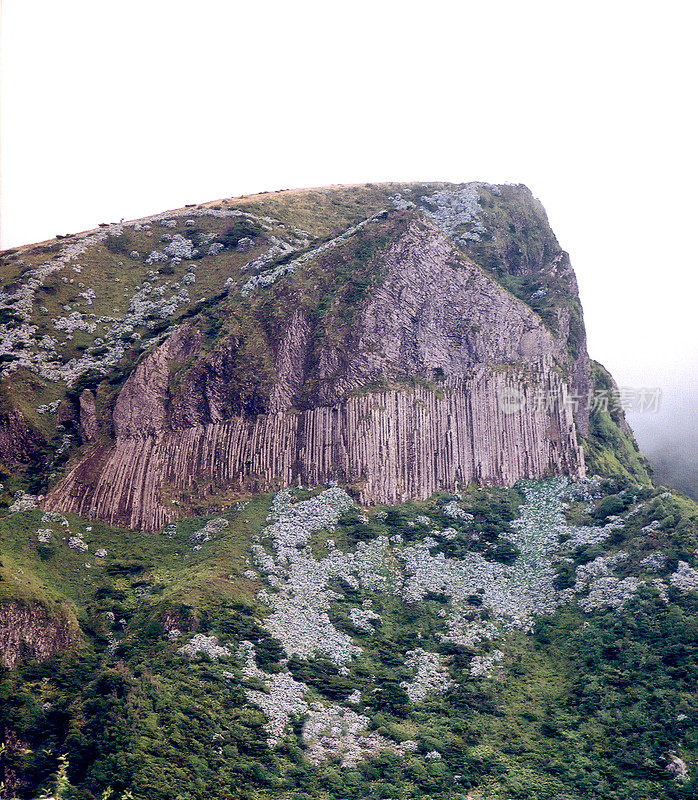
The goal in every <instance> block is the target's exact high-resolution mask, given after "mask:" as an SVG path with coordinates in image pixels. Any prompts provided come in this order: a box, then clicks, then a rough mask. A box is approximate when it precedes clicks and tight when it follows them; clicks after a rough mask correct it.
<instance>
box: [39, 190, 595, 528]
mask: <svg viewBox="0 0 698 800" xmlns="http://www.w3.org/2000/svg"><path fill="white" fill-rule="evenodd" d="M459 191H460V192H461V194H458V192H450V193H449V192H446V191H442V192H437V193H436V194H435V195H433V198H436V199H432V200H431V201H430V204H425V205H424V208H423V209H418V208H417V206H416V205H415V204H414V203H412V204H411V206H410V205H409V204H408V205H407V206H404V204H403V205H401V204H400V202H398V201H394V202H395V205H396V209H397V210H393V211H386V212H384V213H382V214H381V213H379V214H373V215H372V216H371V217H369V218H367V219H366V220H365V222H364V223H362V224H360V225H356V226H354V227H353V228H352V229H350V231H348V232H347V233H345V234H343V235H341V236H338V237H335V239H334V240H332V242H330V243H328V244H325V245H322V246H320V247H318V248H316V250H315V251H312V252H311V253H309V254H307V255H304V256H302V257H299V258H297V259H295V261H291V262H288V264H286V263H284V262H282V264H281V266H276V267H275V266H274V265H273V263H272V265H271V266H269V267H267V265H266V264H265V265H264V268H266V269H267V272H262V273H260V274H259V276H258V277H259V280H256V281H252V280H251V279H250V280H248V281H247V283H245V287H247V286H248V284H249V286H250V288H249V289H246V290H245V292H243V293H242V299H238V300H237V301H236V302H237V306H235V308H236V309H237V310H236V311H234V312H232V311H231V312H229V313H231V314H232V315H233V316H232V317H231V320H232V321H231V324H230V327H229V330H228V331H226V332H225V333H224V334H221V335H219V336H218V338H217V339H216V341H215V342H214V343H213V345H211V342H210V339H207V333H206V329H205V326H202V324H201V322H200V321H197V320H193V321H191V322H187V323H185V324H183V325H180V326H179V327H177V328H176V330H175V331H174V333H172V334H171V335H170V336H169V337H168V338H167V339H165V341H164V342H163V343H162V344H160V345H159V346H157V347H156V348H155V349H153V350H152V351H151V352H150V353H149V355H147V356H145V357H144V358H142V359H141V361H140V363H139V364H138V366H137V367H136V368H135V369H134V370H133V372H132V373H131V375H130V376H129V377H128V379H127V380H126V382H125V384H124V386H123V388H122V389H121V391H120V393H119V395H118V397H117V399H116V402H115V405H114V410H113V428H114V432H115V439H114V440H113V441H111V442H108V443H107V442H105V441H104V440H103V439H102V440H101V441H100V442H99V443H98V444H96V445H95V446H94V447H93V449H92V450H91V451H90V452H89V453H88V454H87V455H86V456H85V457H84V458H83V460H82V461H81V462H80V463H78V464H77V466H75V467H74V468H73V470H72V471H71V472H70V473H69V474H68V475H67V477H66V478H65V479H64V480H63V481H62V482H61V483H60V484H59V485H58V486H57V487H56V489H55V490H54V491H53V492H52V493H51V494H50V496H49V497H48V500H47V502H46V506H47V507H48V508H50V509H60V510H65V511H73V512H76V513H79V514H83V515H92V516H96V517H98V518H100V519H104V520H106V521H109V522H110V523H116V524H127V525H129V526H132V527H137V528H143V529H148V530H153V529H157V528H158V527H160V526H162V525H164V524H166V523H167V522H169V521H171V520H172V519H174V518H176V517H178V516H181V514H182V513H183V512H185V511H186V503H187V497H189V496H191V495H192V494H193V495H196V496H199V497H201V496H202V495H203V496H205V495H210V494H213V493H215V492H217V491H219V490H234V491H237V492H241V493H244V492H249V491H267V490H270V489H275V488H278V487H280V486H284V485H289V484H295V483H300V484H304V485H314V484H318V483H323V482H326V481H331V480H334V481H338V482H340V483H341V484H342V485H344V486H346V487H348V488H349V489H350V490H351V491H352V493H353V495H354V496H355V497H356V498H357V499H358V500H360V501H361V502H362V503H365V504H371V503H396V502H403V501H405V500H408V499H410V498H420V499H421V498H425V497H427V496H429V495H430V494H432V493H433V492H435V491H437V490H439V489H453V488H454V487H455V486H456V484H457V483H467V482H469V481H478V482H482V483H493V484H505V485H510V484H512V483H514V482H515V481H517V480H519V479H520V478H527V477H530V478H538V477H543V476H547V475H554V474H569V475H572V476H575V477H580V476H583V474H584V461H583V457H582V453H581V449H580V447H579V444H578V442H577V432H578V431H579V432H582V433H584V432H586V429H587V426H588V413H587V410H586V406H585V404H584V403H582V404H580V405H579V406H574V404H570V407H569V408H568V407H567V405H568V404H566V402H565V401H564V398H565V396H566V394H567V393H570V392H571V393H572V394H575V395H578V396H584V395H585V394H586V392H587V391H588V386H589V360H588V356H587V354H586V348H585V344H584V329H583V323H581V321H580V320H581V317H578V316H575V314H574V313H573V309H574V307H575V302H576V303H577V306H578V300H575V298H576V281H575V280H574V274H573V273H572V271H571V268H570V266H569V260H568V259H567V256H566V254H565V253H563V252H562V251H561V250H560V248H559V245H558V244H557V242H556V240H555V238H554V236H553V235H552V232H550V231H549V228H548V227H547V221H545V220H544V213H543V212H542V211H539V210H535V214H533V212H531V213H532V214H533V217H532V219H531V220H524V223H525V224H524V223H521V225H522V226H523V229H526V230H528V228H526V225H528V226H531V225H534V224H535V225H539V226H542V227H541V231H542V232H541V233H540V236H539V237H538V239H535V237H533V238H534V239H535V241H534V243H533V244H529V245H527V246H526V247H527V248H528V249H526V248H524V249H525V252H523V254H521V253H519V255H518V256H517V255H516V253H515V252H514V250H513V249H512V247H513V245H512V247H509V248H508V249H507V248H504V250H501V248H499V245H497V246H496V247H495V245H494V244H492V247H491V248H490V250H487V251H482V252H481V251H480V250H478V249H477V248H478V247H480V246H481V245H482V246H483V247H484V244H485V242H484V240H486V239H487V236H489V237H490V239H491V240H492V242H497V243H498V242H499V239H498V238H497V237H500V238H501V237H502V236H504V233H503V230H504V227H503V226H504V223H503V222H502V221H501V220H499V218H498V217H496V215H494V216H492V218H491V219H490V218H487V219H485V217H483V219H484V220H485V223H486V224H484V223H483V222H482V221H478V220H476V222H477V224H475V223H473V222H472V220H473V214H477V213H478V212H479V211H480V210H482V209H481V206H480V205H478V200H477V198H478V197H479V196H480V195H478V194H477V192H475V195H474V196H471V195H472V192H473V191H475V190H474V189H472V187H471V188H469V189H464V190H459ZM463 192H466V194H467V197H466V196H465V195H463ZM468 192H469V194H468ZM452 195H453V196H452ZM461 195H463V196H461ZM482 196H483V197H484V194H483V195H482ZM517 198H518V195H517ZM519 200H520V198H519ZM524 201H525V202H524V205H523V207H524V208H528V205H527V204H529V205H530V203H535V202H536V201H533V199H532V198H530V202H529V199H528V198H524ZM483 202H484V201H483ZM517 202H518V201H517ZM536 214H538V216H536ZM540 214H543V216H542V217H540ZM539 217H540V219H539ZM511 218H512V219H515V220H516V219H518V218H517V217H516V216H515V215H514V216H512V217H511ZM478 219H479V218H478ZM469 224H470V225H471V227H470V228H469V229H468V227H467V226H468V225H469ZM488 224H489V225H491V226H492V227H493V230H495V231H497V235H496V236H495V235H494V234H492V233H488V229H487V225H488ZM512 224H514V223H509V226H510V227H511V225H512ZM464 225H465V228H464V227H463V226H464ZM497 226H499V227H497ZM515 227H516V226H515V225H514V228H515ZM500 228H501V229H502V230H500ZM463 230H466V233H467V231H468V230H469V231H470V232H469V233H467V235H466V234H464V233H463ZM529 238H531V237H529ZM532 241H533V239H532ZM333 242H334V244H333ZM357 242H358V246H357ZM376 242H383V243H384V244H383V245H382V246H380V247H376V246H375V243H376ZM369 245H370V247H369ZM361 246H363V247H364V249H365V250H366V252H368V253H369V255H367V256H366V257H365V258H363V260H362V262H361V266H362V267H363V268H364V273H362V274H363V275H364V277H363V284H361V282H360V281H359V278H357V277H356V275H357V273H356V272H353V273H352V272H351V271H350V270H348V268H347V267H346V265H347V264H354V263H355V262H356V253H357V252H359V251H360V248H361ZM352 248H353V249H352ZM313 253H316V254H317V255H313ZM483 253H484V255H483ZM475 256H477V257H478V258H480V259H481V261H484V263H486V265H487V268H483V267H482V266H480V264H478V263H477V262H476V260H475ZM352 259H353V260H352ZM367 264H368V270H366V266H367ZM304 270H305V271H304ZM498 271H499V272H502V271H508V272H509V273H511V274H514V275H516V277H517V279H519V278H521V279H522V280H524V279H525V280H529V279H530V278H531V276H532V275H534V276H536V280H539V279H540V280H543V278H541V277H540V276H541V275H543V276H544V277H545V280H547V281H548V282H549V283H550V286H551V287H553V288H552V289H548V288H546V287H547V284H546V285H545V286H544V287H543V288H542V289H539V290H537V293H538V294H540V297H544V296H545V297H547V295H548V294H551V296H552V294H554V293H555V292H557V295H556V299H555V300H554V302H553V301H550V302H549V303H548V305H544V306H541V311H540V313H536V311H535V310H534V308H538V306H536V304H535V302H532V304H531V303H527V302H524V301H523V300H522V299H520V297H518V296H514V295H513V294H512V293H511V292H510V291H508V290H507V288H505V285H507V284H506V281H504V284H505V285H502V281H501V280H497V279H496V274H498ZM335 274H341V275H342V276H345V275H347V276H348V277H343V278H342V280H344V281H346V282H348V285H349V286H352V285H357V281H358V285H361V286H364V287H365V286H368V290H366V291H363V293H358V294H357V299H356V300H355V301H353V302H350V303H348V304H347V303H346V301H344V302H345V306H342V308H343V309H344V310H342V309H340V300H341V298H342V297H344V295H342V294H341V291H340V293H337V290H336V284H335V289H334V290H333V291H335V294H334V295H333V296H334V300H331V302H330V301H328V300H325V299H323V295H322V294H318V295H316V296H312V295H311V296H312V297H314V298H315V299H313V300H312V301H308V299H307V296H305V295H303V287H307V286H313V285H315V286H317V284H318V283H319V282H322V281H325V282H327V276H332V275H335ZM352 282H353V283H352ZM512 285H513V284H512ZM516 285H517V286H518V285H519V284H516ZM526 285H527V286H528V284H526ZM553 289H554V291H553ZM325 296H327V295H325ZM568 298H572V299H571V300H569V302H568ZM534 299H535V298H534ZM541 302H542V301H541ZM323 303H324V304H325V307H326V308H327V309H328V311H327V314H326V316H325V317H322V316H321V314H320V313H319V312H318V307H319V306H320V305H322V304H323ZM566 304H567V305H566ZM568 305H569V308H568V307H567V306H568ZM338 309H339V310H338ZM571 309H572V310H571ZM323 313H324V312H323ZM328 315H329V317H328ZM332 315H334V317H332ZM328 318H332V319H333V320H334V321H333V322H332V323H328V322H327V319H328ZM260 319H263V320H264V322H263V324H258V323H259V320H260ZM338 320H339V322H338ZM347 320H348V322H347ZM575 320H576V322H575ZM255 325H257V327H254V326H255ZM575 325H576V326H577V327H576V328H575ZM580 325H581V328H580V327H579V326H580ZM219 327H220V324H219ZM250 331H252V332H250ZM571 343H572V344H571ZM572 345H573V346H572ZM512 398H513V400H514V402H513V404H512V403H511V400H512ZM80 416H81V424H82V420H83V418H84V420H85V423H84V425H83V439H84V440H86V441H91V440H94V439H96V438H97V431H98V427H97V425H96V423H95V421H94V400H93V399H92V400H91V398H90V397H89V396H86V395H85V396H83V397H82V398H81V415H80Z"/></svg>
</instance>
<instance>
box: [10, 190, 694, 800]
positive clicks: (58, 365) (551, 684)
mask: <svg viewBox="0 0 698 800" xmlns="http://www.w3.org/2000/svg"><path fill="white" fill-rule="evenodd" d="M2 279H3V283H2V286H1V287H0V342H1V343H2V344H1V346H0V353H1V356H0V357H1V359H2V361H1V362H0V375H1V378H0V470H1V471H2V476H1V478H0V480H1V481H2V485H1V486H0V492H2V494H0V509H2V510H4V513H3V517H2V518H0V542H2V546H1V547H2V549H1V554H2V555H1V564H0V655H1V657H2V662H3V664H4V668H5V669H4V672H3V673H2V676H1V677H2V683H1V685H0V715H1V716H2V719H3V725H4V728H3V730H4V734H3V736H4V740H3V741H4V750H3V752H2V758H3V761H2V762H1V764H0V769H2V770H3V775H4V790H3V791H4V794H3V793H0V796H6V797H13V796H15V795H16V796H19V797H33V796H35V795H36V793H37V792H38V791H39V790H40V789H42V788H46V787H48V788H50V789H53V790H55V792H56V794H57V795H62V796H64V797H70V798H80V799H81V800H82V799H83V798H84V799H85V800H88V798H97V797H103V796H110V795H108V793H107V794H105V792H107V789H109V791H112V790H113V795H114V797H117V796H123V797H126V796H128V793H129V792H131V793H132V794H133V796H134V797H136V798H141V797H142V798H162V799H163V800H165V799H166V798H167V799H168V800H169V798H172V800H174V798H180V797H181V798H184V797H186V798H199V797H202V798H203V797H207V798H208V797H211V798H233V797H235V798H238V797H239V798H271V797H279V798H306V797H317V798H330V797H332V798H340V797H341V798H343V797H347V798H357V799H358V798H362V797H366V796H373V795H375V796H379V797H439V798H442V797H443V798H446V797H448V798H466V797H482V798H489V797H491V798H504V797H507V798H509V797H523V796H527V797H534V798H547V797H555V798H570V800H571V799H572V798H587V797H588V798H591V797H594V798H609V800H610V798H630V797H633V798H636V797H643V796H653V797H667V798H669V797H671V798H673V797H690V796H693V794H692V792H694V791H695V783H694V780H693V766H692V765H693V759H694V758H695V755H696V752H695V751H696V747H698V738H696V727H695V706H696V700H695V696H694V689H693V684H692V681H694V680H695V677H696V676H695V672H696V666H695V663H696V662H695V655H696V650H697V647H698V644H697V642H696V632H695V624H694V618H695V617H694V614H695V606H696V600H697V599H698V598H697V596H696V593H695V592H696V589H697V588H698V571H697V570H696V569H695V568H696V567H697V566H698V559H696V549H697V548H698V515H697V514H696V506H695V504H694V503H692V502H691V501H690V500H688V499H686V498H683V497H681V496H680V495H675V494H672V493H670V492H667V491H665V490H664V489H662V488H661V487H656V486H655V485H654V484H653V483H652V481H651V476H650V473H649V470H648V467H647V463H646V462H645V460H644V458H643V457H642V456H641V454H640V453H639V451H638V449H637V445H636V443H635V440H634V438H633V435H632V432H631V430H630V428H629V427H628V425H627V423H626V421H625V418H624V416H623V412H622V409H621V408H620V406H619V405H618V404H617V403H616V402H614V399H615V397H616V394H617V389H616V387H615V383H614V381H613V378H612V377H611V376H610V375H609V374H608V372H606V370H605V369H604V368H603V367H602V366H601V365H600V364H598V363H597V362H594V361H592V360H591V359H590V358H589V355H588V353H587V349H586V334H585V329H584V322H583V316H582V309H581V304H580V302H579V295H578V291H577V283H576V279H575V276H574V272H573V270H572V267H571V265H570V259H569V256H568V255H567V253H565V252H564V251H563V250H562V249H561V247H560V245H559V244H558V242H557V240H556V238H555V235H554V234H553V232H552V230H551V229H550V226H549V224H548V221H547V218H546V215H545V211H544V209H543V207H542V206H541V204H540V203H539V202H538V201H537V200H536V199H535V198H534V197H533V196H532V195H531V193H530V191H529V190H528V189H527V188H526V187H524V186H520V185H503V186H493V185H490V184H484V183H470V184H443V183H432V184H375V185H374V184H367V185H361V186H337V187H328V188H321V189H311V190H294V191H285V192H275V193H265V194H261V195H254V196H250V197H243V198H235V199H230V200H221V201H218V202H214V203H206V204H200V205H194V206H187V207H186V208H184V209H179V210H176V211H170V212H166V213H163V214H157V215H154V216H152V217H148V218H145V219H141V220H136V221H131V222H125V221H123V220H122V221H121V222H119V223H111V224H107V223H105V224H103V225H101V226H100V227H99V228H98V229H96V230H93V231H88V232H85V233H81V234H75V235H73V234H66V235H62V236H59V237H57V238H56V240H53V241H50V242H44V243H41V244H38V245H30V246H26V247H21V248H17V249H15V250H12V251H5V253H4V254H3V272H2ZM605 743H606V744H605ZM110 787H111V788H110Z"/></svg>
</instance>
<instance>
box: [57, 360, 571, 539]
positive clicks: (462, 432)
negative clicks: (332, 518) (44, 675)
mask: <svg viewBox="0 0 698 800" xmlns="http://www.w3.org/2000/svg"><path fill="white" fill-rule="evenodd" d="M527 379H528V380H527V383H523V376H522V375H521V374H520V373H519V372H518V371H516V370H509V369H500V370H498V371H489V372H488V371H484V370H483V371H481V374H479V375H476V376H474V377H472V378H471V379H466V380H463V381H461V382H459V384H458V385H457V386H452V387H450V388H447V389H446V390H445V391H443V392H437V391H434V390H432V389H428V388H424V387H421V386H416V387H413V388H405V389H393V390H390V391H382V392H377V393H370V394H365V395H361V396H356V397H350V398H348V399H347V400H345V401H343V402H341V403H337V404H335V405H331V406H323V407H319V408H314V409H310V410H308V411H304V412H300V413H299V412H294V411H280V412H276V413H271V414H260V415H258V416H257V417H256V418H254V419H245V418H244V417H235V418H233V419H230V420H226V421H224V422H218V423H212V424H208V425H198V426H195V427H190V428H187V429H186V430H180V431H165V432H163V433H160V434H157V435H153V434H148V435H145V436H124V437H120V438H119V439H118V440H117V442H116V444H114V445H113V446H112V447H110V448H107V449H105V448H98V449H97V450H95V451H94V453H93V454H92V455H91V456H90V457H89V458H88V459H86V460H85V461H84V462H82V463H81V464H80V465H79V466H78V467H77V468H75V469H74V470H73V471H72V472H71V473H70V475H69V476H68V477H67V479H66V480H65V481H64V482H63V483H62V484H61V486H60V487H59V489H58V490H57V491H56V492H55V493H53V494H52V495H51V497H50V498H49V501H48V504H47V505H48V507H49V508H53V509H62V510H64V511H72V512H75V513H78V514H81V515H83V516H96V517H99V518H100V519H104V520H106V521H108V522H110V523H117V524H118V523H122V524H126V525H128V526H130V527H134V528H144V529H149V530H153V529H156V528H158V527H161V526H162V525H164V524H166V523H167V522H169V521H171V520H172V519H175V518H176V517H177V516H180V515H181V507H182V506H184V505H186V498H187V497H189V496H196V497H201V496H204V495H206V494H210V493H211V492H214V491H216V490H217V489H223V488H232V489H235V490H238V491H241V492H244V491H268V490H270V489H272V488H277V487H279V486H285V485H290V484H295V483H299V484H302V485H311V486H312V485H317V484H322V483H325V482H327V481H332V480H335V481H338V482H340V483H341V484H343V485H346V486H348V487H349V488H350V489H351V490H352V491H353V492H354V493H355V495H356V497H357V499H358V500H359V501H360V502H362V503H364V504H373V503H398V502H403V501H405V500H408V499H410V498H419V499H423V498H426V497H428V496H429V495H431V494H432V493H433V492H435V491H437V490H438V489H451V490H453V489H455V488H456V486H457V485H458V484H465V483H467V482H469V481H478V482H481V483H493V484H504V485H511V484H513V483H514V482H516V481H517V480H518V479H520V478H534V477H540V476H543V475H553V474H560V473H563V474H569V475H573V476H576V477H581V476H582V475H583V474H584V460H583V456H582V452H581V449H580V447H579V445H578V443H577V440H576V434H575V428H574V422H573V420H572V414H571V411H570V408H569V406H568V405H567V404H565V402H564V398H563V392H564V387H563V384H562V382H561V381H560V379H559V377H558V376H557V374H556V373H555V372H554V371H552V370H550V369H549V368H547V367H545V366H542V367H541V368H540V370H538V371H532V372H529V374H528V376H527ZM508 391H509V392H511V393H512V394H513V399H514V402H511V396H510V395H508V394H507V392H508ZM519 393H520V394H519ZM519 396H520V397H521V402H517V400H518V398H519ZM540 398H545V402H539V399H540ZM507 399H508V400H509V402H507Z"/></svg>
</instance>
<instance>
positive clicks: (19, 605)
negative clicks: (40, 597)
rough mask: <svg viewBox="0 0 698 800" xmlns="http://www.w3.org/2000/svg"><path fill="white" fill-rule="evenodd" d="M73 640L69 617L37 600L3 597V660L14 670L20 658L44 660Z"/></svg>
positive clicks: (0, 657) (0, 616)
mask: <svg viewBox="0 0 698 800" xmlns="http://www.w3.org/2000/svg"><path fill="white" fill-rule="evenodd" d="M72 639H73V634H72V632H71V628H70V625H69V623H68V622H67V620H65V619H61V618H58V617H54V616H53V615H51V614H49V612H48V610H47V608H46V607H45V606H44V605H42V604H41V603H39V602H36V601H26V602H25V601H21V600H0V661H2V663H3V665H4V666H6V667H9V668H10V669H12V668H13V667H16V666H17V665H18V664H19V663H20V662H21V661H26V660H27V659H36V660H37V661H45V660H46V659H47V658H50V657H51V656H52V655H54V654H55V653H60V652H61V651H63V650H66V649H67V648H68V647H69V645H70V643H71V641H72Z"/></svg>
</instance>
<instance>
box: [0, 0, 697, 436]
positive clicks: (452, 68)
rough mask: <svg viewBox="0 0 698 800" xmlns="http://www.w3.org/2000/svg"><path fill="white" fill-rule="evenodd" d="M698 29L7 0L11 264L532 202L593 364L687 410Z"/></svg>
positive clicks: (692, 353) (587, 15)
mask: <svg viewBox="0 0 698 800" xmlns="http://www.w3.org/2000/svg"><path fill="white" fill-rule="evenodd" d="M694 9H695V4H693V3H689V2H686V0H682V1H681V2H674V1H672V0H664V2H662V3H661V4H660V3H656V2H655V3H645V2H638V1H637V0H635V1H634V2H624V1H621V2H614V0H605V1H604V2H589V1H588V0H587V1H586V2H559V0H556V1H555V2H535V0H534V1H530V0H528V1H526V2H521V1H520V0H517V1H516V2H496V0H495V1H494V2H493V1H492V0H488V1H487V2H483V0H477V2H469V1H466V2H439V0H432V2H430V3H419V4H416V3H415V4H410V3H409V2H405V0H402V2H392V0H388V1H385V0H384V1H383V2H381V0H373V2H361V0H353V2H351V3H348V2H335V3H331V2H326V0H325V2H305V1H300V2H292V1H289V0H287V1H286V2H260V1H259V0H256V2H245V3H241V2H235V0H187V1H186V2H181V1H179V0H137V1H133V0H119V2H95V0H88V1H86V2H82V1H80V0H60V2H56V0H45V1H44V0H3V32H2V36H3V39H2V58H3V64H2V104H3V108H2V112H3V113H2V150H3V153H2V159H3V160H2V243H3V246H4V247H10V246H12V245H15V244H21V243H27V242H32V241H38V240H41V239H45V238H49V237H52V236H54V235H55V234H57V233H68V232H75V231H78V230H83V229H86V228H91V227H94V226H96V225H97V224H98V223H99V222H101V221H111V220H118V219H119V218H121V217H126V218H127V219H131V218H134V217H138V216H142V215H145V214H149V213H154V212H157V211H162V210H166V209H169V208H176V207H179V206H182V205H184V204H185V203H194V202H199V201H205V200H212V199H215V198H220V197H230V196H234V195H239V194H244V193H250V192H255V191H260V190H272V189H280V188H288V187H300V186H317V185H322V184H328V183H354V182H364V181H376V182H377V181H383V180H395V181H411V180H447V181H458V182H460V181H468V180H483V181H489V182H504V181H511V182H517V183H518V182H521V183H526V184H528V186H530V187H531V189H532V190H533V192H534V193H535V194H536V196H537V197H539V198H540V199H541V200H542V201H543V203H544V205H545V207H546V208H547V210H548V214H549V216H550V219H551V222H552V224H553V227H554V229H555V231H556V233H557V235H558V238H559V239H560V242H561V243H562V245H563V247H565V248H566V249H567V250H569V252H570V253H571V256H572V262H573V264H574V266H575V269H576V271H577V275H578V278H579V283H580V288H581V293H582V301H583V304H584V309H585V314H586V321H587V328H588V334H589V350H590V353H591V355H592V356H593V357H595V358H597V359H599V360H601V361H602V362H604V363H605V364H606V365H607V366H608V367H609V368H610V369H611V370H612V371H613V373H614V375H615V376H616V377H617V379H618V381H619V383H621V384H624V385H628V386H654V385H657V384H661V385H662V386H663V387H664V388H665V390H666V391H669V392H676V391H679V390H680V391H682V392H684V393H687V392H688V391H689V390H690V391H692V390H693V387H694V386H695V384H696V371H697V366H698V360H697V356H696V334H695V331H696V302H697V297H696V294H697V293H696V289H697V288H698V283H697V278H696V275H697V273H698V269H697V267H698V264H697V263H696V262H697V260H698V237H697V236H696V216H697V211H698V208H697V205H698V204H697V202H696V196H697V192H698V180H697V179H698V165H697V164H698V162H697V158H696V142H697V141H698V136H697V134H698V131H697V130H696V127H697V126H696V115H695V105H696V103H695V97H696V69H697V66H698V65H697V63H696V47H695V32H696V26H695V22H696V19H695V15H694ZM693 424H695V423H693Z"/></svg>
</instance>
